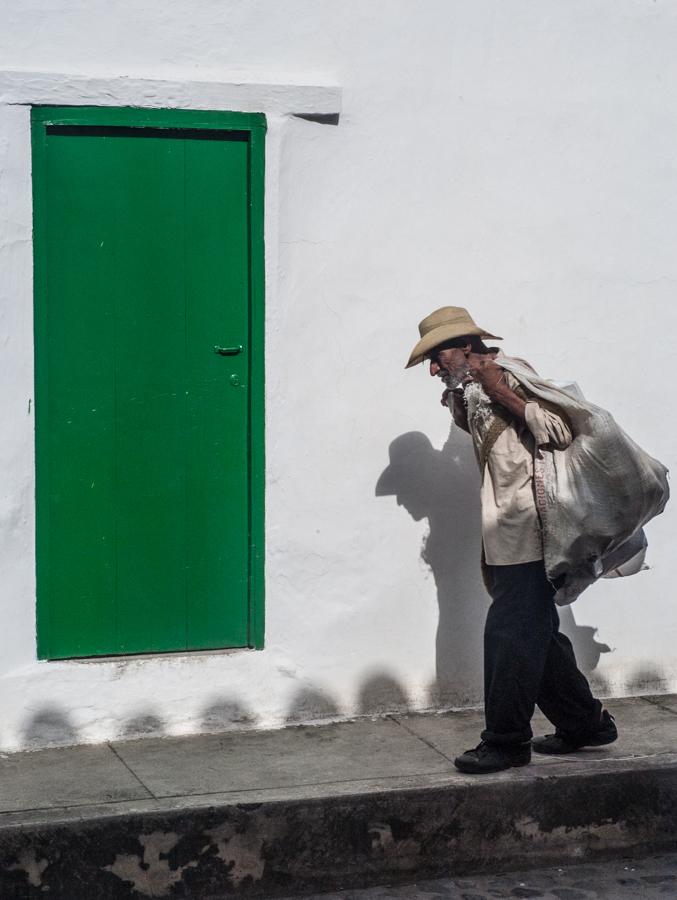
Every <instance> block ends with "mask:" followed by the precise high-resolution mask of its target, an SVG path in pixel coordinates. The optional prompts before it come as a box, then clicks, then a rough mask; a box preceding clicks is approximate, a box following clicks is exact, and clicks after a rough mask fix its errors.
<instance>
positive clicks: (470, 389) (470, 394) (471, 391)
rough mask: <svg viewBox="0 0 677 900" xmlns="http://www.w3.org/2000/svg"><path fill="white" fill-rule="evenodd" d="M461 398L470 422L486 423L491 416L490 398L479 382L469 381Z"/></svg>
mask: <svg viewBox="0 0 677 900" xmlns="http://www.w3.org/2000/svg"><path fill="white" fill-rule="evenodd" d="M463 400H464V401H465V405H466V409H467V410H468V419H469V420H470V421H471V422H474V421H475V420H477V422H478V423H482V424H484V423H486V422H488V421H489V419H490V418H491V417H492V415H493V413H492V411H491V400H490V399H489V397H488V396H487V394H486V393H485V391H484V388H483V387H482V385H481V384H478V383H477V382H476V381H471V382H470V384H467V385H466V386H465V388H464V390H463Z"/></svg>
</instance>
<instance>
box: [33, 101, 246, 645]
mask: <svg viewBox="0 0 677 900" xmlns="http://www.w3.org/2000/svg"><path fill="white" fill-rule="evenodd" d="M236 127H237V130H235V128H236ZM33 130H34V133H33V141H34V144H33V146H34V204H35V257H36V260H35V274H36V317H35V327H36V407H35V409H36V469H37V471H36V475H37V582H38V583H37V589H38V648H39V655H40V656H41V657H48V658H62V657H75V656H91V655H102V654H127V653H143V652H151V651H152V652H158V651H170V650H174V651H175V650H187V649H205V648H218V647H242V646H257V645H260V639H261V632H260V627H261V626H260V619H261V616H260V601H261V598H260V595H259V594H258V593H257V585H256V582H257V572H256V571H254V570H256V569H257V568H260V557H261V549H262V548H261V527H260V525H261V522H262V513H261V509H260V502H261V498H260V496H259V495H258V494H257V489H256V485H258V484H259V483H260V480H261V472H260V465H261V462H262V455H261V451H260V447H258V446H257V447H256V449H255V450H253V442H254V440H256V441H257V444H258V441H259V440H260V436H257V435H256V431H257V426H256V423H255V422H253V421H252V419H253V418H254V419H256V417H257V416H258V417H259V419H260V416H261V410H260V408H259V407H260V392H261V385H260V384H258V383H257V384H254V383H253V382H257V381H260V379H261V378H262V370H263V365H262V359H261V358H259V359H255V358H254V357H255V356H256V352H257V350H258V351H260V346H259V345H260V340H261V334H260V332H261V328H260V322H261V312H260V309H259V306H260V296H259V294H260V289H259V288H260V268H261V267H262V260H261V256H262V238H261V234H260V198H261V194H262V184H261V183H260V182H261V180H262V165H261V164H260V163H261V160H260V158H259V159H257V155H258V156H259V157H260V153H261V151H260V139H261V135H262V133H263V118H262V117H260V116H233V115H232V114H231V115H230V116H224V115H221V116H220V115H219V114H205V113H202V114H198V113H174V114H168V113H161V112H158V113H155V114H153V113H150V114H149V113H147V112H146V113H144V112H142V111H140V110H89V111H87V110H54V109H52V110H50V109H40V110H37V109H36V110H34V112H33ZM255 182H258V183H257V184H255ZM215 348H220V349H219V350H217V349H215ZM240 348H241V349H240ZM254 507H255V508H254ZM257 523H258V525H257ZM259 587H260V585H259ZM259 593H260V592H259ZM253 607H256V608H255V609H254V608H253Z"/></svg>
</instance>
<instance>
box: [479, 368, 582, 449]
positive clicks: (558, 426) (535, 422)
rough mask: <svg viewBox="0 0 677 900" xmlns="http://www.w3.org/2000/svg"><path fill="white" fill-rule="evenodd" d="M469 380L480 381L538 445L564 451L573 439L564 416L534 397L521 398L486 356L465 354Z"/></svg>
mask: <svg viewBox="0 0 677 900" xmlns="http://www.w3.org/2000/svg"><path fill="white" fill-rule="evenodd" d="M468 372H469V380H470V378H472V380H474V381H477V382H479V383H480V384H481V385H482V387H483V388H484V391H485V393H486V394H487V395H488V396H489V397H490V399H491V400H492V401H493V402H494V403H499V404H500V405H501V406H502V407H503V408H504V409H507V410H508V412H509V413H510V414H511V415H512V416H513V418H515V419H516V420H517V421H518V422H521V423H523V424H524V425H526V427H527V428H528V429H529V431H530V432H531V433H532V434H533V436H534V439H535V441H536V445H537V446H539V447H540V446H544V445H545V444H550V445H551V446H552V447H554V448H555V449H557V450H564V449H565V448H566V447H568V446H569V444H570V443H571V441H572V440H573V435H572V433H571V429H570V428H569V424H568V422H567V421H566V419H565V418H564V417H563V416H561V415H558V413H557V412H554V411H553V410H551V409H546V408H545V407H543V406H541V405H540V404H539V403H538V401H537V400H527V401H525V400H522V398H521V397H519V396H518V395H517V394H516V393H515V391H513V390H512V388H511V387H510V385H509V384H508V379H507V376H506V372H505V369H502V368H501V367H500V366H499V365H497V364H496V363H495V362H494V361H493V360H491V359H488V358H487V357H486V356H482V355H480V354H476V353H471V354H469V357H468Z"/></svg>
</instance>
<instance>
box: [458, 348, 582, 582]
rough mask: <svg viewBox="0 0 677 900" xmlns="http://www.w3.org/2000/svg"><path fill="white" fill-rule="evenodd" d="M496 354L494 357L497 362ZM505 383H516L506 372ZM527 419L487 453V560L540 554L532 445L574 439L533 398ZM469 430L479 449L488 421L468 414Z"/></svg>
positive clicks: (560, 444)
mask: <svg viewBox="0 0 677 900" xmlns="http://www.w3.org/2000/svg"><path fill="white" fill-rule="evenodd" d="M501 355H502V354H500V353H499V354H498V355H497V357H496V361H497V362H498V363H499V365H500V357H501ZM505 378H506V382H507V385H508V387H510V388H513V389H514V388H515V387H516V386H517V384H518V383H519V382H518V381H517V379H516V378H515V377H514V376H513V375H512V374H511V373H510V372H507V371H506V372H505ZM524 414H525V419H526V422H525V423H522V422H519V421H514V422H511V423H510V424H509V425H508V426H507V427H506V428H505V429H504V431H502V432H501V434H499V436H498V437H497V438H496V441H495V443H494V445H493V447H492V448H491V451H490V452H489V456H488V458H487V462H486V465H485V466H484V471H483V472H482V473H481V476H482V486H481V490H480V498H481V503H482V540H483V544H484V556H485V560H486V562H487V564H488V565H491V566H510V565H516V564H517V563H525V562H533V561H534V560H538V559H543V546H542V539H541V527H540V521H539V518H538V512H537V509H536V499H535V495H534V449H535V447H536V446H543V445H550V446H551V447H554V448H556V449H564V448H565V447H568V446H569V444H570V443H571V440H572V435H571V430H570V428H569V425H568V424H567V422H566V420H565V419H564V418H563V417H562V416H560V415H558V414H557V413H556V412H553V411H552V410H549V409H546V408H545V407H543V406H542V405H540V404H539V403H538V402H537V401H536V400H529V401H528V402H527V404H526V407H525V413H524ZM468 425H469V427H470V434H471V436H472V439H473V441H474V442H475V445H476V447H477V448H478V450H479V449H480V448H481V444H482V440H483V439H484V438H485V437H486V436H487V431H488V422H487V421H486V420H483V419H482V417H480V416H475V417H471V416H468Z"/></svg>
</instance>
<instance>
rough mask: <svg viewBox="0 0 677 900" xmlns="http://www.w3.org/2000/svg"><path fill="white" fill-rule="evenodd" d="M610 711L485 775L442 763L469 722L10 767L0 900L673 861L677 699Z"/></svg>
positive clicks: (54, 755) (41, 758) (71, 757)
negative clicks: (631, 858)
mask: <svg viewBox="0 0 677 900" xmlns="http://www.w3.org/2000/svg"><path fill="white" fill-rule="evenodd" d="M606 706H607V708H608V709H609V710H610V711H611V713H612V714H613V715H614V716H616V720H617V724H618V726H619V731H620V735H621V736H620V739H619V740H618V742H617V743H616V744H614V745H612V746H611V747H607V748H600V749H597V750H585V751H582V752H580V753H578V754H576V755H574V756H572V757H569V758H566V759H563V758H556V757H540V756H537V755H534V762H533V763H532V765H530V766H527V767H524V768H521V769H514V770H511V771H509V772H501V773H497V774H495V775H489V776H482V777H480V776H468V775H462V774H460V773H458V772H457V771H456V769H455V768H454V766H453V762H452V761H453V758H454V756H455V755H457V754H458V753H459V752H461V751H462V750H464V749H467V748H468V747H471V746H474V745H475V744H476V743H477V741H478V739H479V738H478V736H479V733H480V731H481V729H482V725H483V717H482V713H481V711H478V710H465V711H461V712H455V713H447V714H429V715H410V716H389V717H385V718H381V719H359V720H356V721H352V722H344V723H338V724H331V725H322V726H296V727H290V728H285V729H283V730H280V731H273V732H240V733H232V732H231V733H225V734H218V735H202V736H197V737H186V738H161V739H146V740H138V741H128V742H119V743H112V744H105V745H97V746H84V747H73V748H67V749H58V750H44V751H38V752H33V753H21V754H15V755H11V756H7V757H5V758H3V759H1V760H0V897H2V900H9V898H37V897H42V898H44V897H45V896H48V897H50V898H52V900H81V898H82V900H90V898H92V900H94V898H95V900H108V898H110V900H118V898H132V897H134V898H140V897H191V898H219V897H225V896H229V895H237V896H294V895H296V896H301V895H303V893H310V892H317V891H322V890H331V889H336V888H339V887H350V886H366V885H368V884H374V883H379V882H383V881H386V880H393V879H397V878H401V879H407V878H409V879H411V878H412V877H414V878H416V877H423V876H428V877H434V876H436V875H444V874H447V875H448V874H464V873H468V872H481V871H492V869H494V870H495V869H496V868H497V867H499V868H502V869H506V868H509V867H512V868H517V867H525V866H529V865H547V864H548V863H550V862H555V861H559V860H563V859H565V858H571V859H581V858H603V857H605V856H608V855H613V854H614V853H618V852H622V851H624V850H627V849H634V850H660V849H674V848H675V846H676V844H675V836H676V835H677V747H676V740H675V739H676V738H677V696H656V697H641V698H626V699H620V700H610V701H608V702H607V703H606ZM534 730H535V732H536V733H540V732H543V731H552V727H551V726H549V725H548V723H546V722H545V720H543V719H542V718H541V717H540V716H537V717H536V719H535V720H534Z"/></svg>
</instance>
